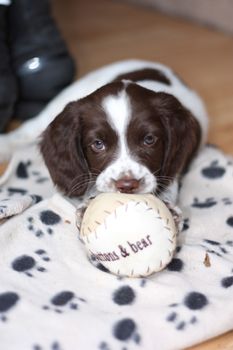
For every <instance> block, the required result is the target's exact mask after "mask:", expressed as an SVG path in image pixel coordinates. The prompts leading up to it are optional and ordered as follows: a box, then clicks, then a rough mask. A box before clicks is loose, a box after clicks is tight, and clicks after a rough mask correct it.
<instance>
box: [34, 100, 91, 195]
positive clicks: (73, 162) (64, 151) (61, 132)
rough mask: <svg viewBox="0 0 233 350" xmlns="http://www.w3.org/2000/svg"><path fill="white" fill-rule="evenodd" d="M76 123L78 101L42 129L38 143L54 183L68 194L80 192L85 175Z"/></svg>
mask: <svg viewBox="0 0 233 350" xmlns="http://www.w3.org/2000/svg"><path fill="white" fill-rule="evenodd" d="M80 124H81V121H80V112H79V108H78V102H71V103H69V104H68V105H67V106H66V107H65V109H64V110H63V111H62V112H61V113H60V114H59V115H58V116H57V117H56V118H55V119H54V121H53V122H52V123H51V124H50V125H49V126H48V127H47V129H46V130H45V131H44V133H43V134H42V140H41V144H40V146H41V148H40V149H41V153H42V155H43V158H44V161H45V164H46V165H47V167H48V170H49V173H50V175H51V178H52V180H53V182H54V184H55V185H57V186H58V188H59V189H60V190H61V191H62V192H64V193H65V194H66V195H68V196H71V197H73V196H80V195H83V194H84V192H85V190H86V189H87V182H88V178H89V175H88V166H87V162H86V160H85V157H84V154H83V151H82V147H81V125H80Z"/></svg>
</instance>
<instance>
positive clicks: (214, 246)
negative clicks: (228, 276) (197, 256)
mask: <svg viewBox="0 0 233 350" xmlns="http://www.w3.org/2000/svg"><path fill="white" fill-rule="evenodd" d="M203 242H204V244H202V246H203V247H204V248H205V249H206V252H207V253H210V254H215V255H217V256H219V257H222V256H223V255H225V254H228V253H229V249H231V248H232V247H233V241H230V240H229V241H226V242H224V243H220V242H218V241H214V240H211V239H204V240H203ZM231 250H232V249H231Z"/></svg>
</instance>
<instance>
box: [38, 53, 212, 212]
mask: <svg viewBox="0 0 233 350" xmlns="http://www.w3.org/2000/svg"><path fill="white" fill-rule="evenodd" d="M85 79H86V80H85ZM82 82H83V85H82V84H80V83H79V85H75V84H77V83H75V84H74V85H73V87H72V88H70V90H69V91H71V89H72V97H74V96H75V92H76V93H77V94H78V89H77V87H78V86H79V87H80V86H81V87H84V86H85V89H86V90H85V89H84V92H83V96H82V97H81V98H78V99H77V100H76V101H73V102H70V103H69V104H67V106H66V107H65V109H64V110H63V111H62V112H61V113H60V114H59V115H58V116H57V117H56V118H55V119H54V120H53V121H52V122H51V124H50V125H49V126H48V127H47V129H46V130H45V131H44V133H43V136H42V140H41V152H42V155H43V157H44V160H45V163H46V165H47V167H48V169H49V172H50V174H51V178H52V179H53V182H54V184H55V185H56V186H57V187H58V189H59V190H60V191H61V192H63V193H64V194H65V195H66V196H68V197H70V198H77V197H80V196H82V198H83V199H84V202H85V200H86V199H88V198H90V197H93V196H95V195H97V194H98V193H100V192H116V191H117V192H123V193H153V194H154V195H156V196H159V197H160V198H161V199H162V200H164V201H165V202H168V203H169V204H170V205H171V206H175V204H176V199H177V193H178V182H179V179H180V177H181V176H182V174H183V173H184V171H185V170H186V169H187V167H188V165H189V163H190V161H191V160H192V159H193V157H194V156H195V155H196V153H197V152H198V150H199V149H200V147H201V145H203V143H204V141H205V140H206V134H207V124H208V122H207V114H206V111H205V107H204V105H203V103H202V101H201V99H200V97H199V96H198V95H197V94H196V93H195V92H194V91H193V90H191V89H190V88H189V87H187V86H186V85H185V84H184V83H183V82H182V81H181V80H180V79H179V78H178V77H177V76H176V75H175V74H174V72H173V71H172V70H170V69H169V68H168V67H166V66H164V65H161V64H158V63H152V62H145V61H135V60H131V61H123V62H118V63H115V64H112V65H110V66H107V67H105V68H102V69H100V70H98V71H96V72H94V73H91V74H90V75H88V76H87V77H86V78H83V81H82ZM88 83H89V86H88ZM85 84H86V85H85ZM75 89H76V91H75Z"/></svg>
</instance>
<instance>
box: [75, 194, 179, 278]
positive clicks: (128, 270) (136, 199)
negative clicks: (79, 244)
mask: <svg viewBox="0 0 233 350" xmlns="http://www.w3.org/2000/svg"><path fill="white" fill-rule="evenodd" d="M80 237H81V239H82V241H83V242H84V244H85V246H86V248H87V253H88V255H89V256H90V257H91V258H94V259H95V260H97V261H98V262H100V263H101V264H102V265H104V266H105V267H106V268H107V269H108V270H109V271H110V272H112V273H114V274H116V275H120V276H129V277H142V276H147V275H150V274H152V273H154V272H157V271H160V270H162V269H163V268H165V266H166V265H167V264H168V263H169V262H170V261H171V259H172V257H173V254H174V250H175V247H176V226H175V223H174V220H173V217H172V215H171V213H170V211H169V210H168V208H167V207H166V205H165V204H164V203H163V202H162V201H161V200H159V199H158V198H156V197H154V196H153V195H151V194H149V195H141V194H122V193H103V194H100V195H98V196H97V197H96V198H95V199H93V200H92V201H91V203H90V205H89V206H88V208H87V210H86V211H85V213H84V217H83V221H82V225H81V230H80Z"/></svg>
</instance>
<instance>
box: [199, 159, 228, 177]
mask: <svg viewBox="0 0 233 350" xmlns="http://www.w3.org/2000/svg"><path fill="white" fill-rule="evenodd" d="M225 172H226V169H225V168H224V167H222V166H221V165H219V164H218V160H214V161H213V162H211V163H210V165H209V166H208V167H206V168H203V169H202V170H201V173H202V175H203V176H204V177H206V178H208V179H211V180H215V179H219V178H221V177H223V176H224V174H225Z"/></svg>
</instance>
